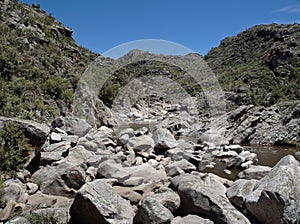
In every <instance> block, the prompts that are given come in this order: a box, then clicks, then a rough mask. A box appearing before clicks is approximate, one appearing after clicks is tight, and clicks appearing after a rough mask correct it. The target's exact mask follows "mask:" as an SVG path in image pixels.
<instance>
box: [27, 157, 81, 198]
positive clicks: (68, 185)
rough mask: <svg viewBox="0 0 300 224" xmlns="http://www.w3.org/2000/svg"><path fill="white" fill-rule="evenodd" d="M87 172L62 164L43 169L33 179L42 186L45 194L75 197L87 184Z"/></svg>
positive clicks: (79, 167) (71, 165)
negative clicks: (76, 191) (75, 193)
mask: <svg viewBox="0 0 300 224" xmlns="http://www.w3.org/2000/svg"><path fill="white" fill-rule="evenodd" d="M85 178H86V177H85V171H84V169H83V168H82V167H81V166H78V165H73V164H70V163H66V162H65V163H61V164H59V165H58V166H51V167H43V168H41V169H40V170H38V171H37V172H35V173H34V174H33V175H32V177H31V179H32V181H33V182H35V183H39V184H40V190H41V191H42V192H43V193H45V194H51V195H59V196H66V197H73V196H74V190H78V189H79V188H80V187H81V186H82V185H83V184H84V183H85Z"/></svg>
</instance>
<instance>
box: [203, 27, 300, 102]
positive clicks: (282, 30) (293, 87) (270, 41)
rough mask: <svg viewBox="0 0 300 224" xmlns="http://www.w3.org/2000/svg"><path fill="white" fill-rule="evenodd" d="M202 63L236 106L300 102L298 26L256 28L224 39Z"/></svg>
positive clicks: (299, 28)
mask: <svg viewBox="0 0 300 224" xmlns="http://www.w3.org/2000/svg"><path fill="white" fill-rule="evenodd" d="M205 60H206V61H207V63H208V64H209V65H210V67H211V68H212V69H213V70H214V72H215V73H216V74H217V75H218V77H219V80H220V82H221V85H222V86H223V87H224V88H225V89H226V90H227V91H231V92H233V93H234V94H233V95H231V96H229V98H230V99H231V100H232V101H233V102H234V103H235V104H238V105H241V104H245V103H246V104H257V105H265V106H268V105H272V104H274V103H276V102H278V101H285V100H296V99H299V98H300V91H299V90H300V25H299V24H287V25H278V24H270V25H257V26H254V27H252V28H250V29H248V30H246V31H244V32H241V33H239V34H238V35H237V36H234V37H228V38H225V39H224V40H223V41H221V44H220V46H219V47H216V48H213V49H212V50H211V51H210V52H209V53H208V54H207V55H206V56H205Z"/></svg>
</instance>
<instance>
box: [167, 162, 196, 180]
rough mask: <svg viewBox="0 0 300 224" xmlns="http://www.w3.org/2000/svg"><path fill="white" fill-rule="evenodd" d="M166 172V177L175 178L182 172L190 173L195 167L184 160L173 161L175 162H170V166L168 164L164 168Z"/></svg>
mask: <svg viewBox="0 0 300 224" xmlns="http://www.w3.org/2000/svg"><path fill="white" fill-rule="evenodd" d="M165 169H166V172H167V175H168V176H171V177H173V176H177V175H179V174H180V173H183V172H187V173H189V172H191V171H194V170H196V167H195V166H194V165H193V164H191V163H190V162H188V161H187V160H185V159H182V160H179V161H175V162H171V163H170V164H168V165H167V166H166V167H165Z"/></svg>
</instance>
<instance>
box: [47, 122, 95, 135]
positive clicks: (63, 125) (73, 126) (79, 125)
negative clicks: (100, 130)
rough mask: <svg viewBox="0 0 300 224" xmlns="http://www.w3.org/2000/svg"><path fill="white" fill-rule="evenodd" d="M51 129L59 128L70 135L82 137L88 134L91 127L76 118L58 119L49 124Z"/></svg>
mask: <svg viewBox="0 0 300 224" xmlns="http://www.w3.org/2000/svg"><path fill="white" fill-rule="evenodd" d="M51 127H52V128H57V127H58V128H60V129H62V130H64V131H65V132H67V133H68V134H70V135H77V136H79V137H82V136H84V135H86V134H87V133H88V131H89V130H90V129H91V128H92V126H91V125H90V124H89V123H87V122H86V121H85V120H83V119H80V118H77V117H59V118H56V119H55V120H54V121H53V122H52V123H51Z"/></svg>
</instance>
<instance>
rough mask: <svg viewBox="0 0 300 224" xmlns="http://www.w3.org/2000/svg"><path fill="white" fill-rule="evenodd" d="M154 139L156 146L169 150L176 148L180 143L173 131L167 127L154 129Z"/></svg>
mask: <svg viewBox="0 0 300 224" xmlns="http://www.w3.org/2000/svg"><path fill="white" fill-rule="evenodd" d="M152 134H153V140H154V142H155V148H157V149H163V150H168V149H171V148H175V147H176V146H177V145H178V143H177V141H176V139H175V138H174V136H173V135H172V134H171V132H170V131H169V130H168V129H166V128H161V127H157V128H155V129H154V130H153V133H152Z"/></svg>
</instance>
